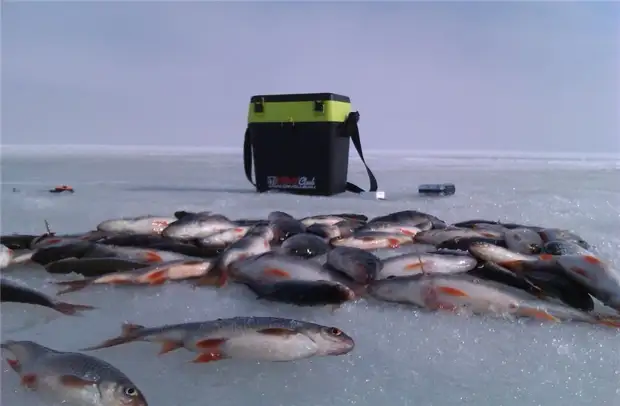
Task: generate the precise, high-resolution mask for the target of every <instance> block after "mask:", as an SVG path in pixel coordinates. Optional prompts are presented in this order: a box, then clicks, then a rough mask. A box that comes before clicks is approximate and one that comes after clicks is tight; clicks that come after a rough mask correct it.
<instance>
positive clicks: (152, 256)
mask: <svg viewBox="0 0 620 406" xmlns="http://www.w3.org/2000/svg"><path fill="white" fill-rule="evenodd" d="M144 260H145V262H149V263H152V262H163V258H162V257H161V255H159V254H158V253H157V252H155V251H147V252H145V254H144Z"/></svg>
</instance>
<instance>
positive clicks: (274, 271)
mask: <svg viewBox="0 0 620 406" xmlns="http://www.w3.org/2000/svg"><path fill="white" fill-rule="evenodd" d="M263 274H265V275H267V276H275V277H278V278H286V279H290V278H291V274H290V273H288V272H286V271H285V270H283V269H279V268H267V269H265V270H264V271H263Z"/></svg>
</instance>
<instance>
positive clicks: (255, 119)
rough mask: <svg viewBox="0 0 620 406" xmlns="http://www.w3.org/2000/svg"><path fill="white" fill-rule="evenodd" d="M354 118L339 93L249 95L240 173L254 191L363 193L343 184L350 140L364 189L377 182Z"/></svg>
mask: <svg viewBox="0 0 620 406" xmlns="http://www.w3.org/2000/svg"><path fill="white" fill-rule="evenodd" d="M358 120H359V113H358V112H352V111H351V101H350V99H349V98H348V97H346V96H342V95H339V94H334V93H305V94H277V95H259V96H253V97H252V98H251V101H250V111H249V114H248V126H247V129H246V132H245V140H244V145H243V155H244V167H245V174H246V177H247V178H248V180H249V181H250V183H252V184H253V185H254V186H255V187H256V190H257V191H259V192H265V191H268V190H273V189H275V190H284V191H287V192H291V193H300V194H308V195H319V196H330V195H335V194H338V193H342V192H345V191H350V192H354V193H360V192H363V191H364V190H363V189H361V188H359V187H358V186H356V185H354V184H352V183H349V182H347V172H348V167H349V140H351V141H352V142H353V146H354V147H355V149H356V150H357V153H358V154H359V156H360V158H361V160H362V162H363V164H364V166H365V167H366V172H367V173H368V178H369V180H370V189H369V191H370V192H376V191H377V180H376V178H375V176H374V175H373V173H372V171H371V170H370V169H369V168H368V165H366V161H365V159H364V155H363V153H362V145H361V143H360V137H359V130H358V126H357V123H358ZM252 162H253V163H254V176H255V179H256V180H255V181H253V180H252Z"/></svg>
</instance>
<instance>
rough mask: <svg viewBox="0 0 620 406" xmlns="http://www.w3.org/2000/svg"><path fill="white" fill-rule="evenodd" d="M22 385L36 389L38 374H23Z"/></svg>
mask: <svg viewBox="0 0 620 406" xmlns="http://www.w3.org/2000/svg"><path fill="white" fill-rule="evenodd" d="M21 385H22V386H24V387H26V388H29V389H34V388H36V386H37V375H36V374H25V375H22V377H21Z"/></svg>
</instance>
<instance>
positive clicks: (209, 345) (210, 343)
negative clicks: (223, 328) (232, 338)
mask: <svg viewBox="0 0 620 406" xmlns="http://www.w3.org/2000/svg"><path fill="white" fill-rule="evenodd" d="M226 340H227V338H207V339H205V340H198V341H196V347H197V348H200V349H201V350H214V351H217V349H218V347H219V346H220V345H222V344H223V343H225V342H226Z"/></svg>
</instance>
